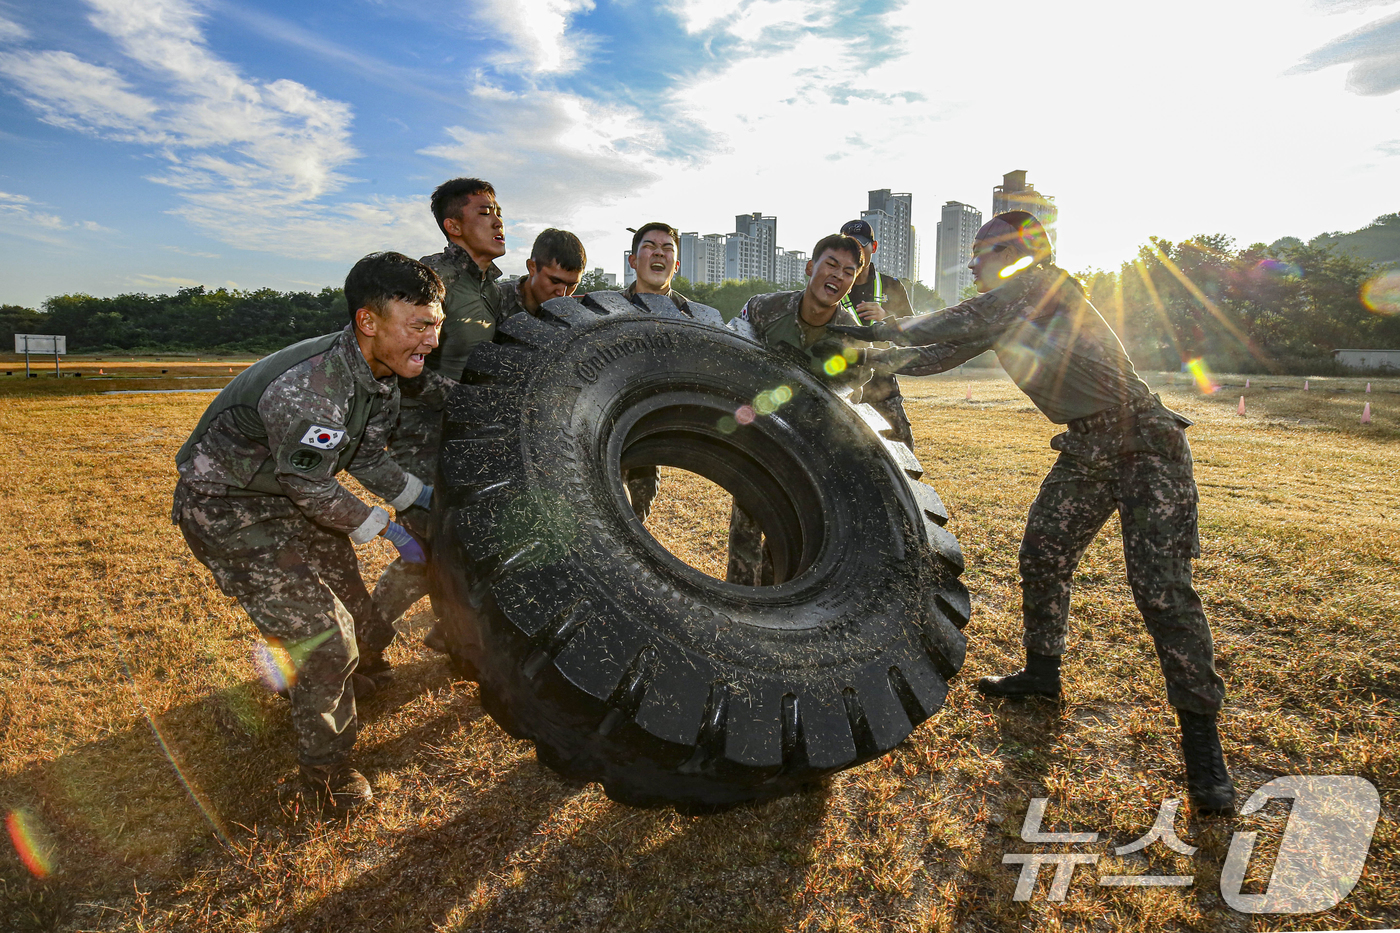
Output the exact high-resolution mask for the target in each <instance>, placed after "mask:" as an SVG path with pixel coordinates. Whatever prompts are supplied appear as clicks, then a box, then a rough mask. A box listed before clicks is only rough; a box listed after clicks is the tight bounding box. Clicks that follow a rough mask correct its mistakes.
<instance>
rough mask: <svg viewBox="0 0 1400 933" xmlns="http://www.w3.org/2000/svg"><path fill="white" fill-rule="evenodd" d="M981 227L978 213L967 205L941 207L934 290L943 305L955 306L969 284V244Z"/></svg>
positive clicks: (950, 204)
mask: <svg viewBox="0 0 1400 933" xmlns="http://www.w3.org/2000/svg"><path fill="white" fill-rule="evenodd" d="M981 226H982V212H981V211H979V210H978V209H977V208H975V207H973V206H972V205H971V204H963V203H962V202H960V201H949V202H948V203H947V204H944V205H943V213H942V219H941V220H939V222H938V245H937V246H936V247H935V249H934V252H935V259H934V262H935V263H936V269H935V272H934V274H935V279H934V283H935V284H934V290H935V291H937V292H938V297H940V298H942V299H943V302H944V304H948V305H955V304H957V303H958V302H959V301H962V294H963V292H964V291H965V290H966V289H967V287H968V286H969V285H971V284H972V282H973V275H972V270H971V269H969V268H968V267H967V264H968V263H969V262H971V261H972V241H973V240H974V239H975V238H976V236H977V230H978V228H979V227H981Z"/></svg>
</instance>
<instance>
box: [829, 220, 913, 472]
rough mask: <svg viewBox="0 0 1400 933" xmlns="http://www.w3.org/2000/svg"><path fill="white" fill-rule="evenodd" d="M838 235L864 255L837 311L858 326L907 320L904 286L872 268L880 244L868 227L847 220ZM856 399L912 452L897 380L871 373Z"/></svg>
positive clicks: (908, 309) (909, 308)
mask: <svg viewBox="0 0 1400 933" xmlns="http://www.w3.org/2000/svg"><path fill="white" fill-rule="evenodd" d="M841 232H842V233H844V234H846V236H848V237H851V238H852V239H854V240H855V241H856V242H857V243H859V244H860V250H861V253H862V254H863V255H864V256H865V268H864V269H862V270H861V272H860V275H858V276H856V280H855V283H854V284H852V285H851V291H850V294H848V295H847V296H846V297H845V298H843V299H841V310H843V311H846V312H848V313H849V314H851V315H853V316H854V317H856V318H857V319H858V322H859V323H865V324H874V323H878V322H880V321H883V320H886V319H888V318H891V317H896V318H901V317H910V316H911V315H913V313H914V307H913V305H911V304H910V303H909V292H908V291H906V290H905V288H904V283H903V282H901V281H900V280H899V279H897V278H895V277H894V276H892V275H885V274H884V273H883V272H881V271H880V270H878V269H876V268H875V267H874V265H873V262H874V260H875V253H876V252H877V251H878V250H879V248H880V241H879V240H876V239H875V232H874V231H873V230H871V229H870V224H868V223H866V222H865V221H863V220H851V221H848V222H846V223H845V224H843V225H842V226H841ZM860 400H861V401H862V402H866V403H867V404H869V405H870V406H871V407H872V408H874V409H875V410H876V411H878V412H879V413H880V414H881V415H883V416H884V418H885V420H886V421H888V422H889V423H890V427H891V428H892V429H893V431H892V433H891V434H890V436H891V437H893V438H894V439H895V440H897V441H900V442H902V443H904V444H905V445H906V446H908V448H909V449H910V450H913V449H914V432H913V430H912V428H911V427H910V425H909V416H908V415H907V414H905V413H904V396H903V395H902V394H901V393H900V391H899V380H898V379H897V378H895V377H894V376H892V375H890V374H889V373H875V374H873V375H872V376H871V377H870V379H869V380H868V381H867V382H866V383H865V385H863V386H861V394H860Z"/></svg>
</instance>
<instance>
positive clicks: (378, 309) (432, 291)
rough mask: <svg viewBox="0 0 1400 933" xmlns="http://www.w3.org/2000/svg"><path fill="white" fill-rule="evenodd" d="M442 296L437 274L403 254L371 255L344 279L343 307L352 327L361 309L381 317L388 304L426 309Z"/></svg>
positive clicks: (356, 265)
mask: <svg viewBox="0 0 1400 933" xmlns="http://www.w3.org/2000/svg"><path fill="white" fill-rule="evenodd" d="M445 293H446V289H444V288H443V287H442V279H440V278H438V275H437V273H436V272H434V271H433V270H432V269H430V268H428V267H427V266H425V265H423V263H421V262H419V261H418V260H416V259H409V258H408V257H407V256H405V255H404V254H403V253H388V252H386V253H370V254H369V255H368V256H366V257H365V258H364V259H361V260H360V261H359V262H357V263H355V266H354V268H352V269H351V270H350V274H349V275H347V276H346V277H345V303H346V304H347V305H349V311H350V322H351V323H352V324H353V323H354V322H355V312H356V311H358V310H360V309H361V308H369V309H370V310H371V311H373V312H374V313H375V314H383V313H384V311H385V309H386V308H387V307H388V305H389V302H391V301H407V302H408V303H409V304H414V305H429V304H432V303H434V302H438V303H441V302H442V296H443V295H444V294H445Z"/></svg>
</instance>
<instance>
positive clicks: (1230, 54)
mask: <svg viewBox="0 0 1400 933" xmlns="http://www.w3.org/2000/svg"><path fill="white" fill-rule="evenodd" d="M1089 7H1090V5H1089V4H1083V5H1080V6H1079V8H1080V9H1082V10H1086V11H1087V10H1088V9H1089ZM1366 7H1370V9H1369V10H1368V9H1367V8H1366ZM670 8H671V9H672V10H673V11H674V12H675V14H676V15H677V17H678V18H679V20H680V21H681V22H682V23H683V24H684V25H685V26H686V28H687V29H688V30H690V31H692V32H694V33H697V34H705V33H706V32H707V30H710V31H714V32H715V33H716V34H717V35H720V34H722V35H724V36H725V37H731V36H732V37H735V38H737V39H739V42H738V43H737V44H734V43H730V44H728V45H726V46H725V47H724V49H723V55H724V56H725V61H724V62H723V63H722V64H720V65H719V67H717V68H715V69H711V70H709V71H705V72H702V73H700V74H699V75H698V76H696V77H694V78H690V79H687V80H686V81H684V82H683V83H681V84H679V85H677V86H676V87H675V88H674V89H673V91H672V93H671V94H670V95H669V97H668V99H667V101H666V103H667V106H668V107H674V108H679V110H680V112H681V114H682V115H683V116H684V117H685V118H686V119H688V120H689V121H691V122H692V123H693V124H695V125H697V126H699V127H702V128H703V131H702V135H704V136H707V137H708V138H709V139H710V140H711V143H712V146H711V149H710V151H709V153H708V155H707V156H706V158H705V159H704V160H703V161H697V162H695V163H694V164H688V165H685V166H683V167H682V166H673V167H672V169H673V170H672V171H671V173H670V174H666V175H665V176H664V177H663V179H662V180H661V181H660V182H659V183H656V184H655V185H653V186H651V187H650V188H647V189H643V190H640V191H637V192H634V193H633V196H632V197H630V198H628V199H627V200H626V201H619V202H616V203H612V204H600V205H592V206H589V207H587V208H586V209H584V210H581V211H580V212H579V214H578V218H577V223H578V224H579V225H580V229H579V232H580V234H582V233H583V231H584V229H594V230H598V231H600V232H602V231H606V235H605V237H604V238H602V239H600V240H599V241H593V240H590V241H588V245H589V246H590V248H591V249H590V252H591V253H594V254H597V255H601V256H603V257H604V258H605V259H606V260H607V268H609V269H610V270H616V269H617V268H619V267H620V266H619V263H618V260H617V259H616V258H615V257H617V256H619V255H620V254H621V251H622V250H623V249H625V248H626V239H625V235H624V234H621V233H619V232H617V231H619V230H620V228H621V227H622V226H624V225H625V224H624V221H628V222H631V223H635V221H636V220H639V219H650V218H651V217H652V216H657V217H660V218H661V219H665V220H668V221H670V222H672V223H676V224H678V225H681V226H682V228H683V229H686V230H699V231H701V232H702V233H708V232H720V233H722V232H726V231H729V230H732V229H733V227H732V224H733V217H734V215H735V214H737V213H740V212H742V211H750V210H755V209H761V210H763V211H764V212H765V213H772V214H777V215H778V218H779V229H778V243H779V245H781V246H784V247H790V248H795V249H809V248H810V247H811V244H812V243H813V242H814V241H815V240H816V239H817V237H819V236H820V235H822V234H824V233H827V232H830V231H831V230H832V229H833V228H835V227H836V225H838V224H840V223H841V222H843V221H845V220H849V219H851V218H852V217H854V216H856V215H857V213H858V212H859V210H860V209H862V208H863V207H865V205H866V191H868V190H869V189H873V188H884V187H890V188H893V189H894V190H896V191H912V192H914V195H915V205H914V211H915V223H916V224H917V226H918V230H919V234H920V240H921V241H922V244H923V246H924V249H923V257H922V258H923V267H924V269H925V270H928V269H930V268H931V267H932V265H933V248H934V242H935V226H936V223H937V221H938V219H939V206H940V205H941V204H942V203H943V202H945V201H949V200H957V201H962V202H965V203H968V204H971V205H973V206H975V207H977V208H978V209H979V210H981V211H983V212H984V213H986V212H988V211H989V209H990V207H991V203H990V202H991V189H992V186H993V185H996V184H999V183H1000V182H1001V176H1002V174H1003V173H1005V172H1008V171H1011V170H1014V169H1027V170H1029V172H1030V181H1032V182H1033V183H1035V184H1036V186H1037V187H1038V188H1040V189H1042V190H1045V191H1047V192H1048V193H1050V194H1052V195H1055V196H1057V198H1058V203H1059V205H1060V209H1061V223H1060V244H1061V247H1062V254H1063V255H1064V257H1065V261H1066V263H1067V264H1069V265H1070V266H1071V267H1072V268H1080V267H1082V266H1088V265H1096V266H1100V267H1103V268H1116V267H1117V265H1118V263H1119V262H1120V261H1122V260H1123V259H1126V258H1129V257H1130V256H1131V255H1132V254H1133V252H1134V251H1135V249H1136V247H1137V245H1139V244H1141V243H1143V242H1145V241H1146V239H1147V237H1148V236H1149V235H1154V234H1155V235H1162V236H1167V237H1169V238H1172V239H1181V238H1184V237H1187V236H1191V235H1193V234H1196V233H1203V232H1216V231H1220V232H1225V233H1229V234H1232V235H1235V236H1237V237H1238V238H1239V239H1240V240H1241V241H1242V242H1245V243H1248V242H1252V241H1254V240H1263V241H1265V242H1269V241H1272V240H1273V239H1277V238H1278V237H1279V236H1282V235H1284V234H1294V235H1297V236H1301V237H1304V238H1306V237H1308V236H1311V235H1312V234H1313V233H1316V232H1317V231H1319V230H1321V229H1324V228H1328V229H1335V228H1337V227H1339V226H1346V227H1350V226H1353V225H1360V224H1364V223H1365V222H1367V221H1368V220H1369V219H1370V218H1371V217H1372V216H1374V215H1375V214H1376V213H1379V212H1380V211H1381V210H1383V209H1385V208H1384V205H1385V204H1387V203H1392V202H1395V201H1396V199H1397V198H1400V177H1397V176H1395V174H1394V173H1393V172H1387V171H1386V164H1387V163H1386V161H1385V160H1382V159H1377V158H1376V149H1377V147H1378V146H1382V147H1383V151H1387V150H1385V149H1384V144H1385V142H1386V141H1387V140H1392V139H1393V138H1394V130H1393V127H1394V109H1393V104H1390V105H1386V104H1385V103H1384V102H1383V101H1381V100H1378V99H1376V98H1369V99H1367V98H1361V97H1358V96H1356V95H1351V94H1346V93H1345V92H1344V91H1343V90H1342V88H1341V87H1340V86H1339V85H1340V82H1338V81H1337V79H1336V77H1335V76H1332V75H1328V74H1315V75H1300V76H1296V77H1285V76H1284V73H1285V72H1286V71H1288V69H1289V68H1290V67H1291V66H1292V65H1293V64H1294V63H1296V62H1298V61H1299V60H1300V59H1302V58H1303V57H1304V56H1306V55H1307V54H1308V51H1309V50H1310V49H1313V48H1315V47H1316V46H1317V45H1318V44H1319V42H1320V41H1321V38H1325V37H1326V36H1327V35H1328V34H1342V33H1346V32H1347V31H1348V30H1353V29H1357V28H1359V27H1364V26H1365V25H1366V23H1367V13H1368V12H1369V13H1370V16H1369V19H1374V18H1375V7H1374V5H1370V4H1359V3H1356V4H1352V3H1348V4H1341V5H1339V7H1338V9H1337V10H1336V12H1334V13H1332V14H1330V15H1328V16H1326V17H1323V16H1320V15H1319V13H1318V11H1317V10H1316V9H1315V8H1310V4H1309V0H1280V2H1279V3H1278V4H1277V5H1276V6H1275V7H1274V8H1271V13H1270V15H1269V16H1266V17H1262V16H1260V14H1259V12H1258V8H1249V7H1246V6H1240V7H1236V6H1232V5H1230V4H1220V3H1218V2H1216V0H1180V2H1179V3H1178V5H1177V6H1176V7H1174V8H1173V10H1172V12H1171V13H1170V15H1166V14H1163V13H1162V11H1161V10H1160V8H1157V7H1150V6H1149V7H1135V6H1133V5H1131V4H1126V5H1125V4H1119V5H1116V6H1112V7H1104V6H1097V7H1095V8H1094V13H1093V15H1092V16H1089V15H1087V13H1086V15H1084V16H1079V17H1075V16H1073V15H1069V16H1067V14H1066V11H1065V9H1064V7H1063V6H1058V7H1047V6H1046V5H1044V4H1043V3H1039V2H1032V0H1006V2H1005V3H1004V4H1003V5H1002V6H1000V7H998V10H997V13H996V15H995V18H994V19H993V17H991V15H990V14H988V13H987V12H986V10H985V9H982V8H979V7H976V6H975V5H972V6H969V5H961V6H953V5H944V4H919V3H913V2H910V3H907V4H905V5H904V6H902V7H900V8H896V9H893V10H891V11H889V12H888V13H887V14H885V15H883V16H881V17H873V18H872V17H869V16H859V15H856V14H854V13H852V15H850V16H846V15H845V14H844V13H840V12H836V13H835V15H836V16H837V17H839V18H837V19H835V20H827V19H823V17H824V16H826V15H828V13H823V12H822V11H821V9H819V8H818V7H817V6H816V5H815V4H803V3H794V2H792V0H787V2H780V0H761V2H738V3H731V4H727V5H723V4H721V5H711V4H707V3H701V2H698V0H692V2H687V3H684V4H681V3H673V4H672V5H671V7H670ZM824 9H825V10H826V11H831V8H830V7H829V6H828V7H825V8H824ZM782 11H786V12H785V13H784V12H782ZM780 13H782V15H780ZM1202 22H1210V23H1212V28H1211V29H1210V30H1202V29H1200V23H1202ZM812 23H816V24H817V25H815V26H812V25H811V24H812ZM794 24H805V25H794ZM993 25H995V29H996V32H995V37H994V39H993V37H992V35H991V34H990V33H989V32H988V29H989V28H992V26H993ZM1323 30H1325V31H1323ZM1320 37H1321V38H1320ZM979 38H980V39H982V40H985V41H979ZM713 47H714V48H720V45H719V44H718V43H715V45H714V46H713ZM1013 50H1014V51H1013ZM1022 52H1024V54H1022ZM1372 162H1375V163H1377V164H1376V165H1372V164H1371V163H1372Z"/></svg>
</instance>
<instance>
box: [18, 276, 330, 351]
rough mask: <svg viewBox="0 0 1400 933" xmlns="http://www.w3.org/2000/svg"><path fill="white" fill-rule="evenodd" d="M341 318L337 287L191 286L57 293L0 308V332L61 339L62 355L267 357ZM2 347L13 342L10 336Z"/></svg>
mask: <svg viewBox="0 0 1400 933" xmlns="http://www.w3.org/2000/svg"><path fill="white" fill-rule="evenodd" d="M348 320H349V318H348V316H347V314H346V308H345V296H344V294H343V293H342V292H341V290H340V289H338V288H323V289H321V291H320V292H279V291H274V290H273V289H270V288H260V289H257V290H253V291H238V290H228V289H222V288H220V289H216V290H214V291H209V290H206V289H205V288H203V287H202V286H196V287H194V288H182V289H180V290H179V291H178V292H176V293H175V294H173V295H144V294H130V295H117V296H116V297H113V298H94V297H93V296H91V295H59V296H58V297H55V298H50V299H49V300H47V301H45V302H44V305H43V308H42V309H41V310H37V311H36V310H32V309H29V308H21V307H17V306H14V305H6V306H4V307H3V308H0V327H4V328H6V329H8V333H9V334H14V333H39V334H65V335H67V337H68V352H70V353H86V352H94V351H104V350H106V351H114V350H158V351H162V352H178V351H185V350H189V351H199V350H203V351H212V352H228V353H249V354H259V353H270V352H272V351H273V350H278V349H281V348H282V347H285V346H287V345H288V344H291V343H295V342H296V341H298V340H304V339H306V338H307V337H315V336H317V335H318V334H325V333H330V332H331V331H333V330H339V329H340V328H342V327H344V326H345V323H346V321H348ZM9 343H10V346H11V347H12V346H13V345H14V344H13V339H12V338H11V339H10V341H9Z"/></svg>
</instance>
